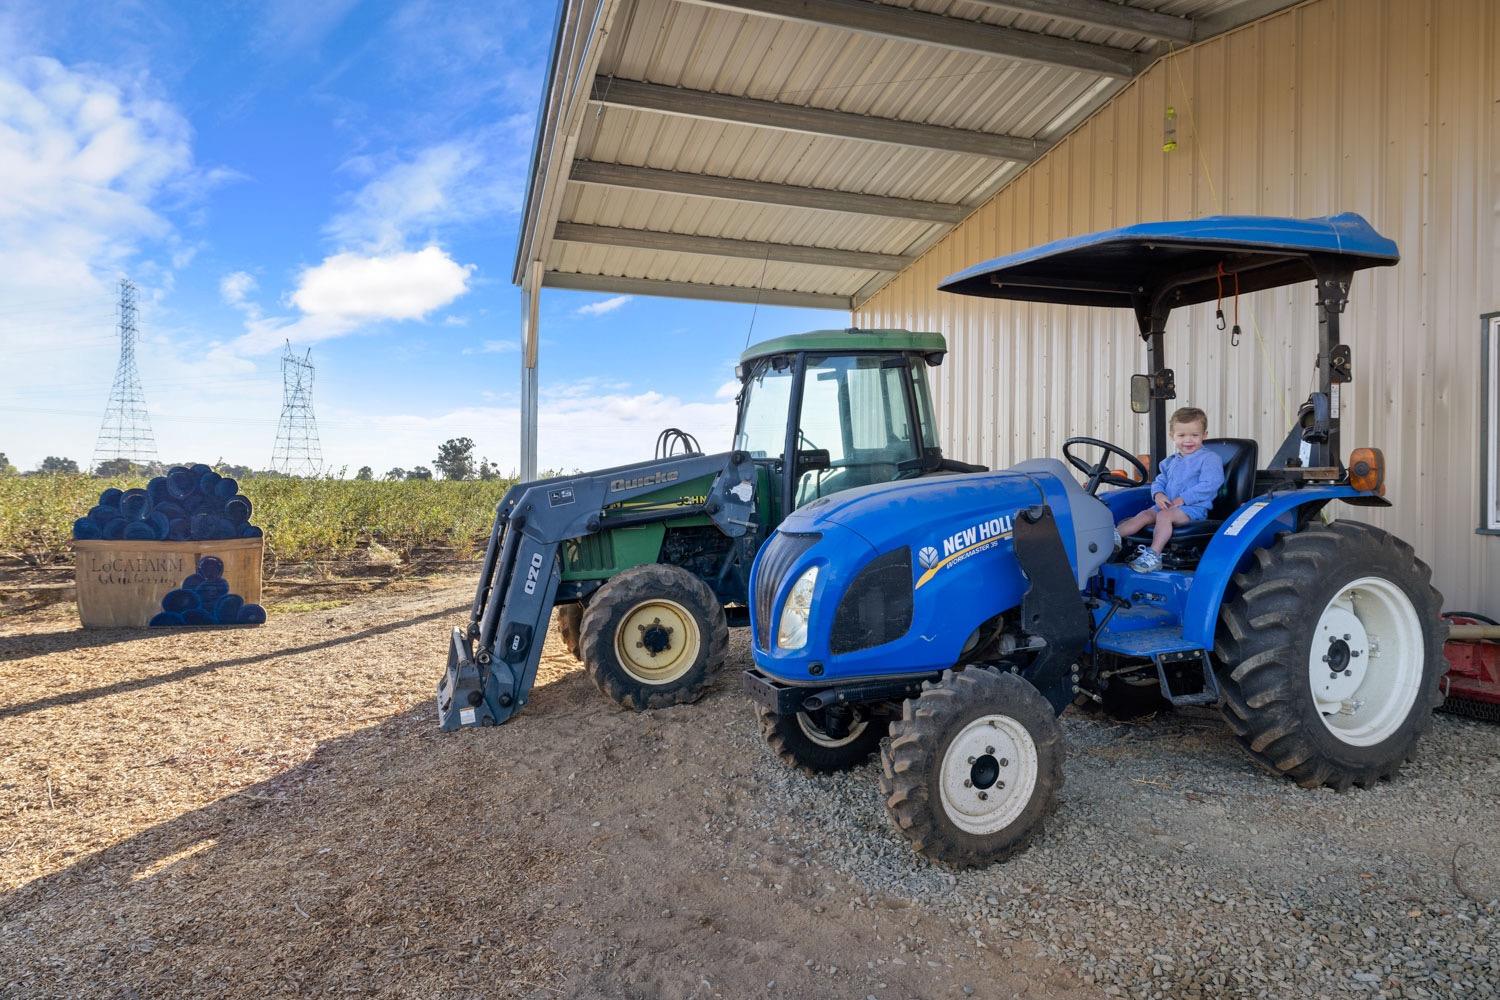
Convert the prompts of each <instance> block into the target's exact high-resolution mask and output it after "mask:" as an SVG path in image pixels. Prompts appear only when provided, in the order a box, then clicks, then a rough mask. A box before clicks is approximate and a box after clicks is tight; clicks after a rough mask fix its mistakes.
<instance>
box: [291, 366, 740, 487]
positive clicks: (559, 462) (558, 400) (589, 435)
mask: <svg viewBox="0 0 1500 1000" xmlns="http://www.w3.org/2000/svg"><path fill="white" fill-rule="evenodd" d="M602 384H606V383H601V382H599V381H596V380H585V381H583V382H576V383H564V384H560V385H556V386H552V387H551V388H547V387H545V386H544V387H543V391H542V398H541V401H540V406H539V413H538V425H539V438H538V447H537V450H538V463H539V465H540V466H541V468H543V469H569V470H571V469H583V470H589V469H601V468H607V467H609V466H612V465H619V464H621V463H624V462H632V461H639V460H644V459H649V458H650V457H651V449H652V445H653V443H654V442H655V441H656V435H657V434H658V433H660V432H661V430H662V428H664V427H681V428H682V429H683V430H686V431H688V432H689V433H691V434H693V435H695V436H696V437H697V438H698V440H699V441H700V442H701V443H702V445H703V447H704V448H705V449H706V450H707V451H709V452H715V451H721V450H727V449H728V447H729V439H730V436H731V435H732V434H733V432H734V414H735V408H734V402H733V400H719V401H691V400H684V399H683V398H681V397H680V396H673V395H666V394H663V393H660V392H654V391H648V392H631V391H629V389H628V388H626V389H623V390H621V389H618V388H616V389H614V390H613V391H608V392H603V393H601V392H600V388H599V387H600V386H601V385H602ZM611 385H615V386H617V385H618V384H617V383H613V384H611ZM323 416H324V414H323V411H321V410H320V411H319V418H320V420H319V427H320V428H323V431H322V441H323V453H324V454H325V455H333V456H337V457H338V463H339V464H340V465H343V464H345V463H347V464H348V466H349V467H350V468H351V469H356V468H358V467H359V466H361V465H368V466H370V467H371V468H373V469H375V470H376V472H384V471H385V470H386V469H388V468H390V467H391V466H393V465H399V466H402V467H405V468H410V467H411V466H412V465H414V464H425V465H431V464H432V462H431V459H432V456H433V455H434V454H436V452H437V446H438V444H439V443H440V442H442V441H445V440H447V439H448V438H450V437H455V436H459V435H467V436H468V437H471V438H473V439H474V441H475V448H474V453H475V455H476V456H482V457H487V458H489V459H490V460H491V461H493V462H495V463H497V464H498V465H499V466H500V467H501V468H502V469H505V470H508V471H509V470H514V469H515V468H516V467H517V466H518V464H519V443H518V442H519V438H518V434H519V429H520V413H519V411H518V410H517V408H516V407H515V406H476V407H466V408H463V409H457V410H452V411H448V412H445V413H440V414H436V415H431V416H417V415H410V414H408V415H373V416H371V415H366V414H357V415H356V414H353V413H350V414H347V415H345V414H340V413H336V412H333V411H330V412H329V413H328V420H327V421H324V420H323V419H322V418H323ZM372 431H373V433H372Z"/></svg>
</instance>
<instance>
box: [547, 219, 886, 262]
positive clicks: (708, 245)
mask: <svg viewBox="0 0 1500 1000" xmlns="http://www.w3.org/2000/svg"><path fill="white" fill-rule="evenodd" d="M553 237H554V238H555V239H559V240H563V241H564V242H567V243H592V244H595V245H597V246H608V247H629V248H631V249H634V250H660V251H662V252H664V253H691V254H702V255H704V256H708V257H743V258H745V259H747V260H779V261H784V262H786V263H788V264H813V265H820V266H823V267H847V268H854V269H857V270H861V271H900V270H901V269H903V268H904V267H906V265H908V264H910V263H911V258H910V257H901V256H898V255H897V254H887V253H865V252H864V251H861V250H833V249H829V248H826V247H810V246H797V245H794V244H790V243H759V242H756V241H753V240H730V239H724V238H723V237H720V236H690V235H688V234H686V233H663V232H657V231H655V230H650V229H616V228H613V227H611V226H586V225H581V224H579V223H576V222H559V223H558V224H557V228H556V230H555V231H554V232H553Z"/></svg>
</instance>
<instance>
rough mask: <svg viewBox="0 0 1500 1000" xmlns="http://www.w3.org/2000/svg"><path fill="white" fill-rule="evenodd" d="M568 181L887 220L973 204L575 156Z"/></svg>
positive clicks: (933, 218)
mask: <svg viewBox="0 0 1500 1000" xmlns="http://www.w3.org/2000/svg"><path fill="white" fill-rule="evenodd" d="M568 179H569V180H572V181H577V182H579V183H581V184H601V185H604V186H606V187H618V188H631V189H633V190H637V191H662V192H665V193H667V194H685V195H695V196H697V197H699V198H721V199H724V200H726V201H744V202H751V203H753V204H759V205H786V206H788V207H791V208H812V209H819V210H822V211H825V212H847V213H849V214H851V215H874V216H879V217H881V218H886V219H915V220H917V221H919V222H942V223H947V224H948V225H953V224H954V223H957V222H961V221H963V219H964V218H965V217H966V216H967V215H968V214H969V213H970V212H971V211H973V209H971V208H969V207H968V206H967V205H947V204H942V203H940V202H932V201H913V200H911V199H909V198H887V197H884V196H882V195H876V194H856V193H854V192H851V191H831V190H829V189H827V188H810V187H797V186H795V185H792V184H769V183H766V182H765V181H747V180H741V179H739V178H737V177H718V176H714V175H712V174H689V173H684V172H682V171H678V170H653V169H652V168H650V167H632V166H627V165H625V164H623V163H594V162H591V161H589V160H578V161H577V162H575V163H574V164H573V170H572V172H571V174H569V177H568Z"/></svg>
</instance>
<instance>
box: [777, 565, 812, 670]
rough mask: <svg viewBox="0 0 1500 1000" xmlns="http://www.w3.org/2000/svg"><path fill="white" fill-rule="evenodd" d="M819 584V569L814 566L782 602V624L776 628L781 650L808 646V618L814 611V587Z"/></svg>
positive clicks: (800, 577) (798, 578)
mask: <svg viewBox="0 0 1500 1000" xmlns="http://www.w3.org/2000/svg"><path fill="white" fill-rule="evenodd" d="M817 582H818V567H816V566H813V567H812V568H810V569H808V570H807V571H806V572H805V573H803V574H802V575H801V576H799V577H797V582H796V583H794V584H792V589H791V590H789V591H787V594H786V600H785V601H782V602H781V624H779V625H777V626H776V646H777V648H779V649H787V650H791V649H801V648H802V647H803V646H805V645H807V616H808V613H809V612H810V611H811V610H812V596H813V585H814V584H815V583H817Z"/></svg>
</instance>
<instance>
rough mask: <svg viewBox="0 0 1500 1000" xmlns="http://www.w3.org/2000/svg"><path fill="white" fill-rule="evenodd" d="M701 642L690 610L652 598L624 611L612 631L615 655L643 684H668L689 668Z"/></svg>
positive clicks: (694, 659)
mask: <svg viewBox="0 0 1500 1000" xmlns="http://www.w3.org/2000/svg"><path fill="white" fill-rule="evenodd" d="M702 642H703V639H702V636H701V634H700V632H699V630H698V620H697V619H696V618H694V617H693V614H692V612H690V611H688V609H687V608H685V607H683V606H682V605H681V604H678V603H677V602H676V601H669V600H666V599H665V598H653V599H651V600H649V601H642V602H641V603H640V604H637V605H636V606H635V607H633V608H631V609H630V610H629V611H628V612H626V614H625V618H624V619H623V620H622V621H621V622H620V627H619V629H618V630H617V631H616V632H615V657H616V659H618V660H619V662H620V667H621V669H623V670H624V671H625V673H627V674H629V675H630V676H631V677H632V678H634V679H635V680H637V681H640V682H641V683H642V684H670V683H672V682H673V681H675V680H678V679H679V678H681V677H682V676H683V675H684V674H686V673H687V672H688V671H689V670H691V669H692V667H693V664H694V663H695V662H697V659H698V648H699V646H700V645H701V644H702Z"/></svg>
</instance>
